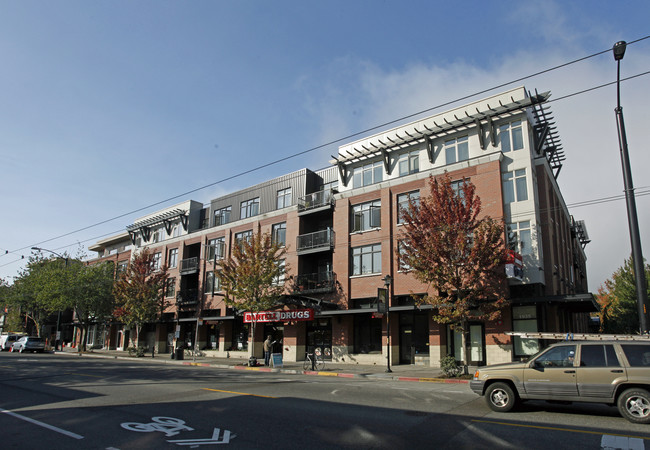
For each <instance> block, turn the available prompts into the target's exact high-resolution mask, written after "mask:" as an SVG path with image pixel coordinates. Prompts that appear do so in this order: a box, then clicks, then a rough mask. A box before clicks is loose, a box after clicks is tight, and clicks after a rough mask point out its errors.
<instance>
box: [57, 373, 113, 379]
mask: <svg viewBox="0 0 650 450" xmlns="http://www.w3.org/2000/svg"><path fill="white" fill-rule="evenodd" d="M66 375H77V376H80V377H92V378H104V377H105V376H104V375H89V374H87V373H77V372H67V373H66Z"/></svg>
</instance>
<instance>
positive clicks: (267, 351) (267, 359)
mask: <svg viewBox="0 0 650 450" xmlns="http://www.w3.org/2000/svg"><path fill="white" fill-rule="evenodd" d="M271 339H272V337H271V335H270V334H269V335H268V336H267V337H266V341H264V365H265V366H269V365H270V364H271V350H272V349H273V344H275V342H274V341H272V340H271Z"/></svg>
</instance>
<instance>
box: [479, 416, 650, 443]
mask: <svg viewBox="0 0 650 450" xmlns="http://www.w3.org/2000/svg"><path fill="white" fill-rule="evenodd" d="M472 422H479V423H491V424H494V425H505V426H510V427H521V428H536V429H538V430H551V431H568V432H572V433H583V434H597V435H600V436H602V435H603V432H602V431H589V430H578V429H575V428H560V427H544V426H541V425H525V424H521V423H509V422H498V421H496V420H479V419H473V420H472ZM608 435H609V436H621V437H626V438H632V439H646V440H650V436H630V435H627V434H616V433H608Z"/></svg>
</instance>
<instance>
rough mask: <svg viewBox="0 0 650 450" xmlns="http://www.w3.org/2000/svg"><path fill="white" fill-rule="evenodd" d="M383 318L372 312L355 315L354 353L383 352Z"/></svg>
mask: <svg viewBox="0 0 650 450" xmlns="http://www.w3.org/2000/svg"><path fill="white" fill-rule="evenodd" d="M381 333H382V321H381V319H373V318H372V316H371V315H370V314H355V316H354V353H381Z"/></svg>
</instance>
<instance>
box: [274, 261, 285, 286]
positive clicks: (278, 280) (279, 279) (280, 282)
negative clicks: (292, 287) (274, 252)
mask: <svg viewBox="0 0 650 450" xmlns="http://www.w3.org/2000/svg"><path fill="white" fill-rule="evenodd" d="M277 264H278V268H279V269H280V273H279V274H278V276H277V277H275V278H274V279H273V284H275V285H276V286H282V285H283V284H284V280H285V275H286V272H285V267H286V266H287V263H286V261H285V260H284V259H281V260H279V261H278V262H277Z"/></svg>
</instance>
